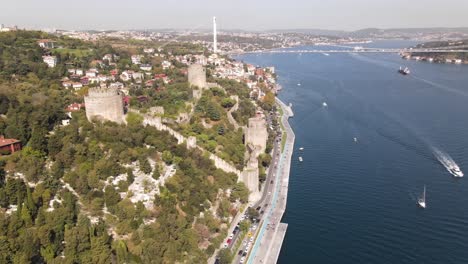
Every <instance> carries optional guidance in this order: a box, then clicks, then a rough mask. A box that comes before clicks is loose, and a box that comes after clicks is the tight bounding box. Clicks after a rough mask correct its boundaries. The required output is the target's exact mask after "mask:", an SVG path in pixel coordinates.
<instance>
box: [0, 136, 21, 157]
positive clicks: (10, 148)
mask: <svg viewBox="0 0 468 264" xmlns="http://www.w3.org/2000/svg"><path fill="white" fill-rule="evenodd" d="M19 150H21V141H20V140H17V139H14V138H5V137H4V136H3V135H1V136H0V155H8V154H12V153H15V152H16V151H19Z"/></svg>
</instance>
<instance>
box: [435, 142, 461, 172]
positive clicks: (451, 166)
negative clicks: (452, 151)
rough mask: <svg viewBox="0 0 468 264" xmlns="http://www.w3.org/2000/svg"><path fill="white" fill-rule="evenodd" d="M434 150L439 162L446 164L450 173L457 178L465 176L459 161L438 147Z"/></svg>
mask: <svg viewBox="0 0 468 264" xmlns="http://www.w3.org/2000/svg"><path fill="white" fill-rule="evenodd" d="M433 152H434V155H435V156H436V158H437V160H439V162H440V163H441V164H442V165H444V167H445V169H447V171H448V172H450V174H452V175H453V176H454V177H457V178H461V177H463V176H464V174H463V172H462V171H461V169H460V167H458V165H457V163H456V162H455V161H454V160H453V159H452V157H450V156H449V155H448V154H447V153H444V152H442V151H441V150H439V149H437V148H433Z"/></svg>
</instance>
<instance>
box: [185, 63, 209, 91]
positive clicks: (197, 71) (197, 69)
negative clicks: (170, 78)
mask: <svg viewBox="0 0 468 264" xmlns="http://www.w3.org/2000/svg"><path fill="white" fill-rule="evenodd" d="M188 81H189V84H190V86H197V87H198V88H200V89H203V88H205V87H206V70H205V68H204V67H203V66H202V65H200V64H192V65H190V66H189V67H188Z"/></svg>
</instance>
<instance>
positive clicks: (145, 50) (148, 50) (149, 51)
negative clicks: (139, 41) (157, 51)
mask: <svg viewBox="0 0 468 264" xmlns="http://www.w3.org/2000/svg"><path fill="white" fill-rule="evenodd" d="M143 52H144V53H148V54H152V53H154V49H153V48H145V49H143Z"/></svg>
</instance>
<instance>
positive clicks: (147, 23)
mask: <svg viewBox="0 0 468 264" xmlns="http://www.w3.org/2000/svg"><path fill="white" fill-rule="evenodd" d="M466 10H468V1H466V0H445V1H440V0H413V1H405V0H391V1H389V0H352V1H351V0H328V1H326V2H325V1H318V0H289V1H278V0H269V1H267V0H257V1H248V0H237V1H229V2H228V1H214V0H197V1H190V0H179V1H175V0H166V1H150V0H134V1H132V2H128V1H121V0H114V1H106V0H103V1H91V0H80V1H78V2H73V3H71V4H70V3H65V2H63V1H59V0H43V1H35V0H15V1H6V2H4V3H2V4H1V8H0V23H1V24H4V25H5V26H12V25H17V26H18V27H19V28H32V29H46V28H48V29H52V28H56V29H77V30H84V29H96V30H119V29H120V30H127V29H192V30H196V29H209V28H210V27H211V22H212V17H213V16H216V17H217V19H218V21H217V22H218V29H219V30H220V31H222V30H228V29H241V30H259V31H261V30H269V29H327V30H358V29H362V28H370V27H375V28H427V27H468V16H467V15H466Z"/></svg>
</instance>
